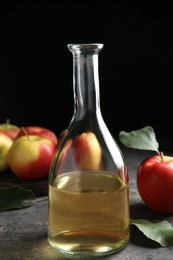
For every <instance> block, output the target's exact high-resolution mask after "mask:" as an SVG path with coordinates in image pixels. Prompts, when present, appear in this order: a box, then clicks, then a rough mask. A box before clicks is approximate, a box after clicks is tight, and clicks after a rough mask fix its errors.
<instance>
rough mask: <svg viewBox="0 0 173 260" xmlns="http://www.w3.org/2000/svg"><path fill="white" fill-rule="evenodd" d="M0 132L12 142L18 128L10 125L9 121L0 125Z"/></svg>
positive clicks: (18, 130)
mask: <svg viewBox="0 0 173 260" xmlns="http://www.w3.org/2000/svg"><path fill="white" fill-rule="evenodd" d="M0 131H2V132H3V133H4V134H6V135H8V136H9V137H10V138H12V139H13V140H14V139H15V138H16V137H17V135H18V133H19V132H20V127H19V126H17V125H13V124H11V123H10V121H9V120H7V121H6V122H5V123H2V124H0Z"/></svg>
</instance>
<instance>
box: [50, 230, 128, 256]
mask: <svg viewBox="0 0 173 260" xmlns="http://www.w3.org/2000/svg"><path fill="white" fill-rule="evenodd" d="M48 241H49V244H50V245H51V246H52V247H53V248H54V249H56V250H57V251H59V252H60V253H61V254H63V255H65V256H67V257H69V258H72V259H91V258H98V257H99V258H101V257H105V256H108V255H112V254H115V253H118V252H119V251H121V250H123V249H124V248H125V247H126V246H127V244H128V242H129V237H128V236H125V237H124V238H120V237H119V238H117V237H115V236H113V235H112V234H111V233H107V234H105V233H100V232H96V233H91V232H89V233H87V232H85V233H83V232H82V233H79V232H73V233H72V232H71V233H66V234H64V233H61V234H59V235H58V236H56V237H54V238H53V239H51V238H48Z"/></svg>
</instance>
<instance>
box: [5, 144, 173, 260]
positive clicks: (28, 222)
mask: <svg viewBox="0 0 173 260" xmlns="http://www.w3.org/2000/svg"><path fill="white" fill-rule="evenodd" d="M122 150H123V153H124V157H125V160H126V162H127V166H128V169H129V182H130V210H131V213H130V214H131V219H137V218H143V219H149V220H154V221H155V220H163V219H164V220H168V221H169V222H170V223H171V224H172V225H173V214H169V215H162V214H157V213H154V212H152V211H151V210H150V209H149V208H148V207H147V206H146V205H145V204H144V203H143V201H142V200H141V198H140V196H139V194H138V191H137V188H136V170H137V167H138V165H139V163H140V162H141V161H142V160H143V159H144V158H146V157H148V156H150V155H151V152H146V151H136V150H131V149H124V148H122ZM47 216H48V204H47V201H40V202H37V203H36V204H35V205H34V206H32V207H28V208H24V209H20V210H11V211H3V212H0V260H7V259H9V260H30V259H32V260H40V259H41V260H49V259H50V260H58V259H62V260H63V259H67V258H65V257H64V256H62V255H60V254H59V253H58V252H57V251H56V250H54V249H53V248H51V246H50V245H49V243H48V240H47ZM138 242H140V241H133V240H130V242H129V244H128V245H127V247H126V248H125V249H123V250H122V251H120V252H119V253H116V254H114V255H111V256H108V257H105V258H104V259H107V260H114V259H115V260H173V247H169V248H168V247H154V248H153V247H152V248H151V247H149V246H147V245H145V246H144V245H140V243H138Z"/></svg>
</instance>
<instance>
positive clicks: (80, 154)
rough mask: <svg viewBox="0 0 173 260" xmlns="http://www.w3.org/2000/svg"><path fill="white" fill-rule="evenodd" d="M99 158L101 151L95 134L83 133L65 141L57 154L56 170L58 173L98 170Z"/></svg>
mask: <svg viewBox="0 0 173 260" xmlns="http://www.w3.org/2000/svg"><path fill="white" fill-rule="evenodd" d="M101 156H102V150H101V147H100V144H99V142H98V140H97V138H96V136H95V134H94V133H92V132H84V133H82V134H81V135H79V136H77V137H75V138H74V139H72V138H70V139H68V140H67V142H66V144H65V146H64V147H63V149H62V151H61V152H60V154H59V158H58V163H57V165H56V170H57V172H59V173H60V172H64V171H69V170H74V171H76V170H98V169H99V167H100V162H101ZM55 160H56V157H55Z"/></svg>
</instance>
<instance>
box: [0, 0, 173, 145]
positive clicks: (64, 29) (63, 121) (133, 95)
mask: <svg viewBox="0 0 173 260" xmlns="http://www.w3.org/2000/svg"><path fill="white" fill-rule="evenodd" d="M129 2H130V1H121V2H120V3H117V2H116V3H114V4H113V3H112V4H109V3H108V4H106V3H105V4H102V3H97V4H96V3H95V4H93V3H90V2H88V1H87V2H84V3H82V4H79V3H76V2H75V1H73V2H70V4H69V3H68V2H64V4H58V1H57V3H56V4H55V3H54V4H51V3H49V2H47V3H45V2H41V1H40V4H35V3H32V2H30V1H25V3H24V4H13V5H8V6H4V5H3V6H2V7H1V8H0V14H1V17H0V19H1V20H0V122H1V123H3V122H4V121H5V120H6V119H7V118H10V120H11V123H13V124H17V125H19V126H24V125H41V126H44V127H48V128H50V129H52V130H53V131H55V133H57V134H59V133H60V132H61V130H63V129H64V128H66V127H67V126H68V124H69V122H70V120H71V117H72V114H73V87H72V55H71V53H70V52H69V50H68V49H67V44H68V43H74V42H75V43H81V42H85V43H86V42H95V43H103V44H104V48H103V50H102V51H101V52H100V54H99V75H100V98H101V110H102V114H103V117H104V120H105V122H106V124H107V126H108V128H109V129H110V131H111V132H112V134H113V135H114V136H115V137H117V135H118V133H119V131H121V130H124V131H131V130H135V129H138V128H142V127H144V126H146V125H151V126H152V127H153V128H154V130H155V132H156V136H157V137H158V138H166V139H169V140H170V143H171V142H173V141H172V140H173V123H172V122H173V94H172V88H173V87H172V86H173V16H172V14H171V11H172V9H171V5H170V6H169V5H168V4H166V2H164V3H163V2H162V3H160V5H158V3H157V4H153V5H151V3H150V2H149V3H148V4H147V3H146V2H145V4H143V3H141V2H140V3H138V4H130V3H129ZM151 2H152V1H151Z"/></svg>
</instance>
